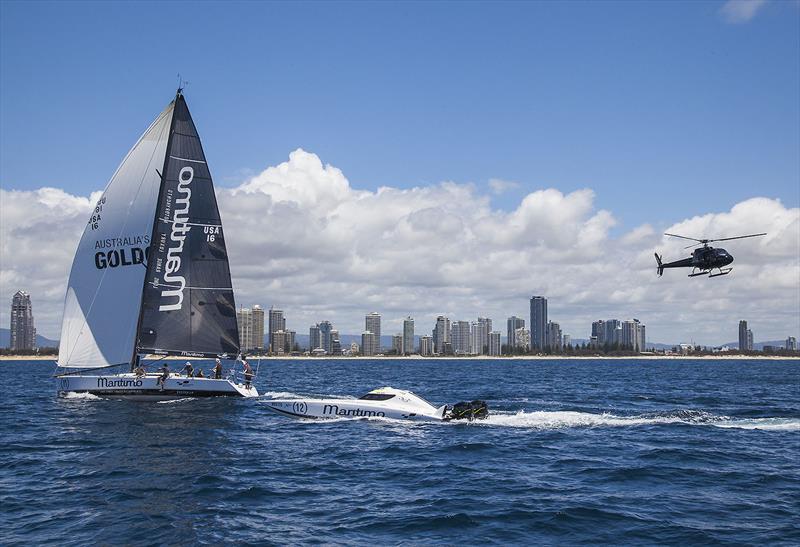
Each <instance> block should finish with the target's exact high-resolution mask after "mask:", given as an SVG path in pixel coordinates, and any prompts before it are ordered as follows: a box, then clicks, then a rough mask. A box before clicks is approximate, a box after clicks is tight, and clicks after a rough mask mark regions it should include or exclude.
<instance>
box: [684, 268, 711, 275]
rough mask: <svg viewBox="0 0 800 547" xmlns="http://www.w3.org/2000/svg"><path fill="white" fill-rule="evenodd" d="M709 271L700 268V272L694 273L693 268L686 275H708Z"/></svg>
mask: <svg viewBox="0 0 800 547" xmlns="http://www.w3.org/2000/svg"><path fill="white" fill-rule="evenodd" d="M710 273H711V270H702V271H700V272H696V273H695V271H694V269H692V273H690V274H689V275H688V276H687V277H697V276H700V275H709V274H710Z"/></svg>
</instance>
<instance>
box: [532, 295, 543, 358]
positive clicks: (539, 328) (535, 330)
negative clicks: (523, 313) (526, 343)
mask: <svg viewBox="0 0 800 547" xmlns="http://www.w3.org/2000/svg"><path fill="white" fill-rule="evenodd" d="M545 346H547V298H545V297H544V296H532V297H531V348H532V349H534V350H536V351H542V350H543V349H544V348H545Z"/></svg>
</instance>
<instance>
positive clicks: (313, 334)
mask: <svg viewBox="0 0 800 547" xmlns="http://www.w3.org/2000/svg"><path fill="white" fill-rule="evenodd" d="M321 347H322V338H321V337H320V333H319V323H317V324H316V325H311V327H309V329H308V351H314V350H315V349H317V348H321Z"/></svg>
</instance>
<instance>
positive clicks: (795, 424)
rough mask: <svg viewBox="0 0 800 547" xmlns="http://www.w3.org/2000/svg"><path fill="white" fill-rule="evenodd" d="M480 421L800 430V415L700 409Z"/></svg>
mask: <svg viewBox="0 0 800 547" xmlns="http://www.w3.org/2000/svg"><path fill="white" fill-rule="evenodd" d="M475 423H476V424H479V425H488V426H503V427H517V428H528V429H560V428H570V427H630V426H641V425H660V424H686V425H705V426H713V427H722V428H736V429H764V430H780V431H800V419H798V418H748V419H743V418H731V417H728V416H716V415H713V414H709V413H708V412H703V411H697V410H681V411H677V412H670V413H659V414H642V415H636V416H619V415H616V414H610V413H602V414H593V413H590V412H575V411H555V412H549V411H537V412H525V411H519V412H502V411H501V412H493V413H492V414H491V415H490V416H489V418H488V419H487V420H485V421H481V422H475Z"/></svg>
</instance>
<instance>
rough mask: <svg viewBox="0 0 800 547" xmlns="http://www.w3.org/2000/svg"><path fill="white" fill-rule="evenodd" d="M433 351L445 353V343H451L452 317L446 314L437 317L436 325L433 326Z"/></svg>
mask: <svg viewBox="0 0 800 547" xmlns="http://www.w3.org/2000/svg"><path fill="white" fill-rule="evenodd" d="M432 338H433V352H434V353H438V354H443V353H445V344H448V343H450V319H448V318H447V317H445V316H444V315H440V316H439V317H437V318H436V326H435V327H434V328H433V337H432Z"/></svg>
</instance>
